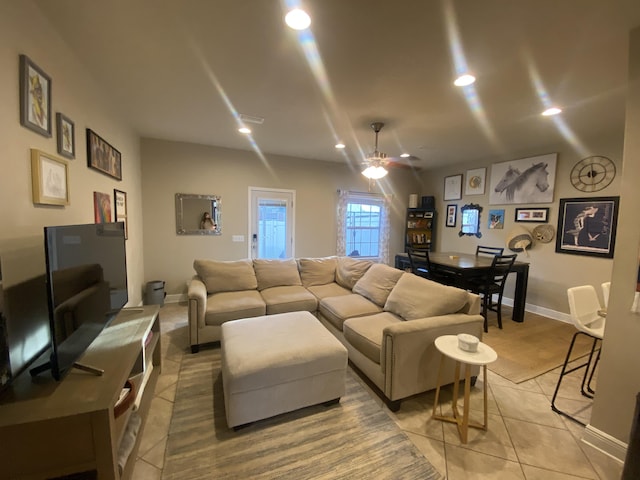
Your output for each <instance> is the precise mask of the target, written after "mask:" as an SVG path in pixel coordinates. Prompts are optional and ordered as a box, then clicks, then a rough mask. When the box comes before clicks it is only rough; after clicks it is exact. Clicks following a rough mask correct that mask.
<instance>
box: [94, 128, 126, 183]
mask: <svg viewBox="0 0 640 480" xmlns="http://www.w3.org/2000/svg"><path fill="white" fill-rule="evenodd" d="M87 164H88V166H89V168H93V169H95V170H98V171H99V172H102V173H104V174H105V175H108V176H110V177H113V178H115V179H116V180H122V155H121V154H120V152H119V151H118V150H116V149H115V148H114V147H113V146H111V145H110V144H109V143H108V142H107V141H106V140H104V139H103V138H102V137H100V135H98V134H97V133H96V132H94V131H93V130H91V129H90V128H87Z"/></svg>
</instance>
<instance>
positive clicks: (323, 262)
mask: <svg viewBox="0 0 640 480" xmlns="http://www.w3.org/2000/svg"><path fill="white" fill-rule="evenodd" d="M337 264H338V260H337V258H336V257H324V258H300V259H298V268H299V270H300V279H301V280H302V285H304V286H305V287H313V286H315V285H327V284H328V283H333V282H335V281H336V266H337Z"/></svg>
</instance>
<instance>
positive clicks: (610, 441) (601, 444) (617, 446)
mask: <svg viewBox="0 0 640 480" xmlns="http://www.w3.org/2000/svg"><path fill="white" fill-rule="evenodd" d="M581 440H582V441H583V442H584V443H586V444H587V445H591V446H592V447H593V448H595V449H596V450H598V451H600V452H602V453H604V454H605V455H608V456H609V457H611V458H613V459H614V460H617V461H618V462H620V463H624V460H625V457H626V456H627V448H628V445H627V444H626V443H624V442H621V441H620V440H618V439H617V438H614V437H612V436H611V435H609V434H607V433H605V432H603V431H601V430H598V429H597V428H594V427H592V426H591V425H587V428H585V429H584V434H583V435H582V439H581Z"/></svg>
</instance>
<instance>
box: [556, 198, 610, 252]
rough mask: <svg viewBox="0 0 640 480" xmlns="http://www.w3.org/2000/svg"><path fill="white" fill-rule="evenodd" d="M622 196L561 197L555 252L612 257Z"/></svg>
mask: <svg viewBox="0 0 640 480" xmlns="http://www.w3.org/2000/svg"><path fill="white" fill-rule="evenodd" d="M619 202H620V197H587V198H561V199H560V210H559V212H558V228H557V234H556V253H569V254H573V255H591V256H594V257H605V258H613V252H614V247H615V240H616V224H617V221H618V204H619Z"/></svg>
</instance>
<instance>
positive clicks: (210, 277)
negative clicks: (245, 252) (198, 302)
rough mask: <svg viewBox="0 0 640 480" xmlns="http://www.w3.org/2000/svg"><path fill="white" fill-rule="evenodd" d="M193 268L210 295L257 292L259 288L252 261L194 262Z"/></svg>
mask: <svg viewBox="0 0 640 480" xmlns="http://www.w3.org/2000/svg"><path fill="white" fill-rule="evenodd" d="M193 268H194V269H195V271H196V273H197V274H198V276H199V277H200V278H201V279H202V281H203V282H204V284H205V286H206V287H207V292H208V293H216V292H237V291H240V290H255V289H256V288H257V287H258V282H257V280H256V274H255V272H254V271H253V264H252V263H251V260H232V261H219V260H194V262H193Z"/></svg>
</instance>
